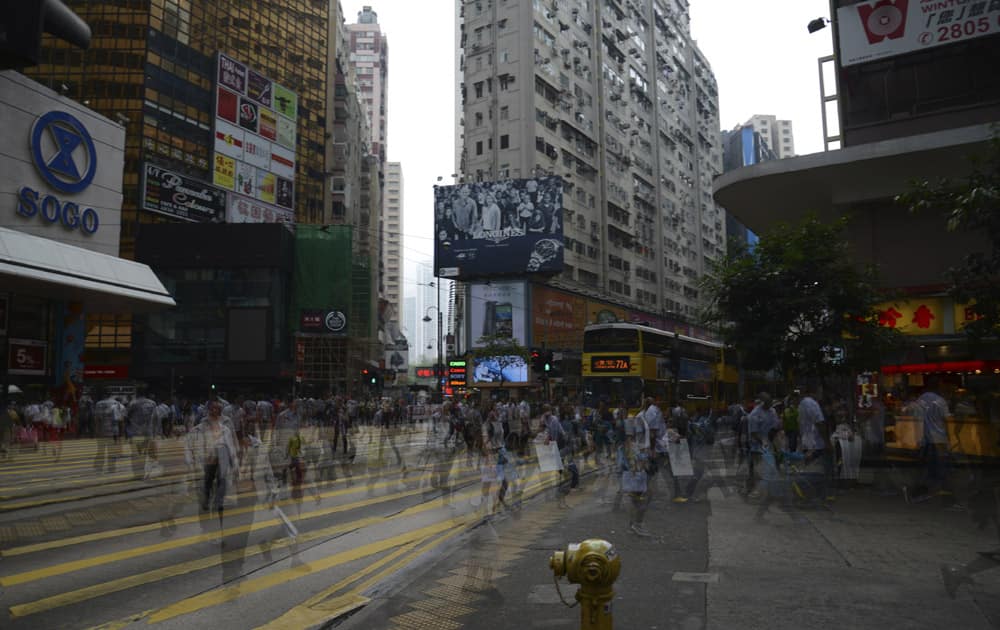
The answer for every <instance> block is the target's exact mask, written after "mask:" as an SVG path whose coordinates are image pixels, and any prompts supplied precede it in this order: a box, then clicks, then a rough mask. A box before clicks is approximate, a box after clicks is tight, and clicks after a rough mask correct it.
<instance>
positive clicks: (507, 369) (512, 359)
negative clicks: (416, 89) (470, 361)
mask: <svg viewBox="0 0 1000 630" xmlns="http://www.w3.org/2000/svg"><path fill="white" fill-rule="evenodd" d="M475 364H476V367H475V369H474V370H473V371H472V382H473V383H474V384H477V385H482V384H484V383H496V384H497V385H499V384H501V383H527V382H528V362H527V361H525V360H524V357H519V356H509V357H486V358H481V359H476V361H475Z"/></svg>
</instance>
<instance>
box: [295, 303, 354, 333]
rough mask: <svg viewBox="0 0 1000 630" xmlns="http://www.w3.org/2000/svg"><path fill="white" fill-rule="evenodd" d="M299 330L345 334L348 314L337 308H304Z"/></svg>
mask: <svg viewBox="0 0 1000 630" xmlns="http://www.w3.org/2000/svg"><path fill="white" fill-rule="evenodd" d="M299 330H300V331H301V332H310V333H324V334H328V335H334V336H344V335H346V334H347V315H346V314H345V313H344V311H341V310H337V309H303V310H302V312H301V313H300V319H299Z"/></svg>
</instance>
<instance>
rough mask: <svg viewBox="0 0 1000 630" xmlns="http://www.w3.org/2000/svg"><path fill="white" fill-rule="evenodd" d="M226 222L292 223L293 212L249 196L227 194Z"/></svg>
mask: <svg viewBox="0 0 1000 630" xmlns="http://www.w3.org/2000/svg"><path fill="white" fill-rule="evenodd" d="M226 222H228V223H294V222H295V213H294V212H292V211H291V210H289V209H286V208H278V207H276V206H270V205H268V204H266V203H263V202H261V201H257V200H256V199H253V198H251V197H244V196H243V195H236V194H232V195H229V204H228V210H227V212H226Z"/></svg>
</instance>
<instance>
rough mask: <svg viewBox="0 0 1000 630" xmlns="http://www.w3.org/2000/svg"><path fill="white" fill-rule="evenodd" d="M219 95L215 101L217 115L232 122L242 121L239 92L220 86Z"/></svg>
mask: <svg viewBox="0 0 1000 630" xmlns="http://www.w3.org/2000/svg"><path fill="white" fill-rule="evenodd" d="M218 92H219V97H218V99H217V100H216V103H215V111H216V115H217V116H218V117H219V118H221V119H223V120H227V121H229V122H231V123H233V124H234V125H235V124H238V123H239V122H240V117H239V109H240V97H239V95H238V94H234V93H232V92H230V91H229V90H227V89H225V88H222V87H220V88H219V90H218Z"/></svg>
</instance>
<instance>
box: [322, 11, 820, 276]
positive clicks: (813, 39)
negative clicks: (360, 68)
mask: <svg viewBox="0 0 1000 630" xmlns="http://www.w3.org/2000/svg"><path fill="white" fill-rule="evenodd" d="M521 1H525V0H521ZM365 5H370V6H371V7H372V9H374V10H375V12H376V13H378V21H379V25H380V26H381V29H382V32H383V33H385V34H386V36H387V37H388V39H389V79H388V81H389V111H388V116H389V123H388V124H389V130H388V159H389V160H390V161H393V162H401V163H402V169H403V182H404V194H403V212H404V217H405V218H404V224H403V225H404V227H403V233H404V238H403V247H404V250H403V257H404V258H405V259H406V265H405V266H406V267H407V270H408V271H407V277H406V279H405V281H404V287H405V290H404V294H405V295H409V294H412V292H413V289H414V282H415V280H414V276H413V271H412V268H413V267H414V266H415V264H416V262H417V261H424V260H426V259H429V258H430V257H431V255H432V253H433V247H432V244H433V241H432V232H433V230H432V221H433V209H432V201H433V188H432V186H433V185H434V184H435V183H437V177H438V176H443V177H444V179H443V180H442V182H441V183H443V184H447V183H450V181H451V178H450V175H451V173H453V172H454V163H455V159H454V146H455V143H454V98H455V95H454V90H455V88H454V86H455V77H454V72H455V67H454V66H455V64H454V59H455V48H454V47H455V41H454V18H455V15H454V13H455V9H454V7H455V2H454V0H419V1H418V0H369V1H367V2H366V1H361V0H341V6H342V7H343V9H344V16H345V18H346V19H347V22H349V23H350V22H356V21H357V14H358V12H359V11H360V10H361V8H362V7H363V6H365ZM691 5H692V6H691V32H692V36H693V37H694V39H695V40H696V41H697V42H698V46H699V48H701V50H702V52H703V53H704V55H705V56H706V57H707V59H708V61H709V63H710V64H711V66H712V70H713V71H714V72H715V78H716V80H717V81H718V84H719V98H720V110H721V112H720V124H721V125H722V128H723V129H732V128H733V127H734V126H736V125H737V124H740V123H743V122H745V121H746V120H747V119H748V118H750V116H752V115H753V114H773V115H775V116H777V117H778V118H781V119H789V120H791V121H792V128H793V133H794V136H795V151H796V153H797V154H800V155H802V154H806V153H814V152H816V151H821V150H822V149H823V139H822V124H821V113H820V95H819V70H818V66H817V59H818V58H819V57H822V56H824V55H828V54H830V51H831V50H832V43H831V40H830V30H829V28H827V29H824V30H822V31H819V32H817V33H813V34H809V33H808V32H807V31H806V24H808V23H809V21H810V20H812V19H814V18H817V17H821V16H826V17H828V16H829V1H828V0H756V1H754V2H750V1H749V0H691Z"/></svg>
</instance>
